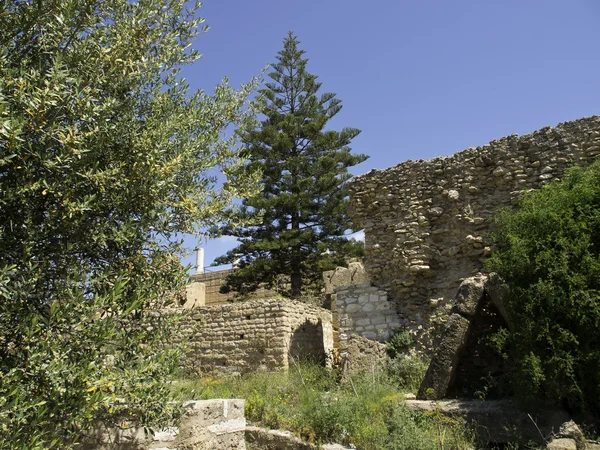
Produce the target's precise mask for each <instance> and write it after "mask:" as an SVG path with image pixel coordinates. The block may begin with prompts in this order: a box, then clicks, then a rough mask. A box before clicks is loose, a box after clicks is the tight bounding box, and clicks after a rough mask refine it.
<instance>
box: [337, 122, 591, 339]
mask: <svg viewBox="0 0 600 450" xmlns="http://www.w3.org/2000/svg"><path fill="white" fill-rule="evenodd" d="M599 155H600V117H597V116H594V117H589V118H584V119H580V120H575V121H572V122H565V123H562V124H560V125H558V126H556V127H555V128H550V127H546V128H543V129H541V130H539V131H536V132H533V133H530V134H526V135H523V136H518V135H516V134H515V135H512V136H508V137H505V138H502V139H499V140H495V141H492V142H490V143H489V144H488V145H484V146H480V147H474V148H468V149H466V150H464V151H461V152H458V153H455V154H454V155H452V156H447V157H437V158H434V159H430V160H427V161H423V160H419V161H406V162H403V163H401V164H399V165H397V166H395V167H391V168H389V169H385V170H372V171H370V172H368V173H367V174H365V175H362V176H359V177H355V178H353V179H352V180H351V181H350V182H349V189H350V214H351V216H352V218H353V220H354V221H355V223H356V224H357V225H358V226H360V227H362V228H364V229H365V246H366V249H365V250H366V257H365V267H366V270H367V272H368V274H369V278H370V280H371V282H372V283H373V284H374V285H375V286H377V287H378V288H380V289H382V290H384V291H386V292H387V293H388V295H389V299H390V300H392V301H393V302H395V303H396V305H397V309H398V312H399V314H400V318H401V320H402V323H403V325H404V326H405V327H407V328H408V330H409V331H413V332H414V333H415V334H416V335H417V338H418V341H419V343H420V344H421V346H422V348H423V349H427V348H432V346H431V343H432V337H433V336H435V334H436V333H437V331H438V330H439V329H440V328H441V325H442V324H443V322H444V318H445V317H447V312H448V310H447V309H445V308H446V307H447V305H448V302H449V301H450V300H451V299H452V297H453V295H454V293H455V292H456V289H457V288H458V286H459V284H460V282H461V281H462V279H464V278H466V277H469V276H471V275H473V274H475V273H477V272H478V271H480V270H481V268H482V263H483V259H484V258H485V256H486V255H487V254H488V253H489V252H490V249H489V247H488V242H487V240H486V233H487V232H488V231H489V229H490V219H491V217H492V215H493V213H494V211H496V210H497V209H498V208H501V207H507V206H511V205H514V204H515V203H516V202H517V200H518V198H519V195H520V194H521V192H523V191H527V190H529V189H536V188H539V187H540V186H542V185H543V184H545V183H547V182H549V181H551V180H556V179H559V178H561V177H562V176H563V174H564V172H565V170H566V169H567V168H568V167H570V166H572V165H575V164H579V165H587V164H589V163H591V162H592V161H593V160H594V159H595V158H597V157H598V156H599Z"/></svg>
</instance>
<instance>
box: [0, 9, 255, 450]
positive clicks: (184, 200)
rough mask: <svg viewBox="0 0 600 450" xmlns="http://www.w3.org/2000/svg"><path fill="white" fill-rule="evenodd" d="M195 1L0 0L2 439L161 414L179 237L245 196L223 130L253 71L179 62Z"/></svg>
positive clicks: (59, 439)
mask: <svg viewBox="0 0 600 450" xmlns="http://www.w3.org/2000/svg"><path fill="white" fill-rule="evenodd" d="M199 6H200V5H199V4H197V3H196V4H193V3H189V2H186V1H184V0H10V1H6V2H2V3H1V4H0V255H1V256H0V447H1V448H22V449H36V448H44V449H46V448H68V447H69V446H70V445H72V444H73V443H74V442H77V440H78V439H79V437H80V436H81V435H82V433H84V432H85V431H86V430H87V429H88V428H89V427H90V426H92V424H93V423H96V422H97V421H98V420H104V421H108V422H109V424H113V425H119V426H123V427H127V426H131V424H132V420H133V419H132V418H133V417H137V419H140V420H141V421H142V422H143V423H144V424H149V425H151V424H153V423H157V422H158V421H161V420H164V419H165V418H166V417H169V416H171V414H170V411H169V410H168V409H169V408H168V407H167V406H166V401H164V400H166V395H167V389H168V388H167V385H166V384H165V380H166V379H168V377H169V376H170V375H171V374H172V373H173V371H174V370H175V369H176V368H177V366H178V364H179V362H180V360H181V357H182V350H181V349H180V348H178V347H177V346H174V345H173V342H175V341H177V339H176V337H177V322H178V321H177V319H178V316H177V315H176V314H171V315H166V314H161V313H160V311H162V310H164V308H165V307H166V306H168V305H169V303H170V302H172V301H173V298H174V296H175V293H176V292H178V291H179V290H180V289H181V288H182V287H183V285H184V283H185V278H186V274H185V269H184V268H183V267H182V266H181V264H180V263H179V259H178V258H177V257H176V256H174V255H177V253H178V252H179V251H181V242H180V241H179V240H178V239H180V236H181V234H182V233H199V232H200V231H201V230H203V229H206V228H208V227H210V226H212V225H214V224H216V223H218V222H222V221H235V217H236V213H235V210H234V209H231V208H228V206H229V205H230V204H231V201H232V200H233V199H234V198H236V197H245V196H248V195H252V194H254V193H255V189H256V184H257V179H256V175H255V174H252V173H250V172H248V171H247V170H242V168H243V166H244V159H243V158H242V157H241V153H240V149H239V147H238V145H237V142H236V137H235V135H233V137H231V138H228V137H226V136H227V134H226V131H227V130H228V129H232V128H237V129H239V130H244V129H247V128H250V127H251V126H253V122H254V112H253V108H252V105H251V103H250V102H249V96H250V95H251V93H252V92H253V90H254V89H255V87H256V85H257V81H256V80H251V81H250V82H249V83H248V84H246V85H243V86H241V87H240V88H239V89H233V88H232V87H230V86H229V85H228V83H227V80H224V81H223V83H222V84H220V85H218V86H217V87H216V88H215V90H214V92H213V93H212V94H210V95H209V94H207V93H205V92H202V91H198V92H190V90H189V88H188V85H187V83H186V82H185V80H184V79H183V78H182V77H181V76H180V73H179V70H180V68H181V67H182V66H183V65H186V64H191V63H194V62H195V61H196V60H197V59H198V58H199V54H198V53H197V52H196V51H195V50H193V49H192V48H191V44H192V42H193V41H194V39H195V38H196V37H197V36H198V34H199V33H201V32H203V31H204V30H205V26H204V25H203V20H202V19H201V18H199V16H198V15H197V14H198V8H199Z"/></svg>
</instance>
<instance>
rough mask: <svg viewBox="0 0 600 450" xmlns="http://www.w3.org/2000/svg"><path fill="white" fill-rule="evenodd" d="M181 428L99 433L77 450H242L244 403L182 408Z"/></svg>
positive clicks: (202, 402)
mask: <svg viewBox="0 0 600 450" xmlns="http://www.w3.org/2000/svg"><path fill="white" fill-rule="evenodd" d="M183 408H184V415H183V418H182V421H181V427H180V428H176V427H170V428H165V429H163V430H157V431H156V432H155V433H148V432H147V430H145V429H144V428H142V427H131V428H124V429H123V428H117V429H115V428H113V429H98V430H96V431H95V432H94V433H92V434H90V436H89V437H88V439H87V441H86V442H85V443H84V444H82V445H81V446H79V447H78V448H79V450H113V449H121V450H159V449H160V450H192V449H194V450H213V449H219V450H221V449H222V450H244V449H245V448H246V443H245V442H246V441H245V432H246V418H245V416H244V400H237V399H234V400H229V399H226V400H223V399H217V400H199V401H189V402H186V403H184V404H183Z"/></svg>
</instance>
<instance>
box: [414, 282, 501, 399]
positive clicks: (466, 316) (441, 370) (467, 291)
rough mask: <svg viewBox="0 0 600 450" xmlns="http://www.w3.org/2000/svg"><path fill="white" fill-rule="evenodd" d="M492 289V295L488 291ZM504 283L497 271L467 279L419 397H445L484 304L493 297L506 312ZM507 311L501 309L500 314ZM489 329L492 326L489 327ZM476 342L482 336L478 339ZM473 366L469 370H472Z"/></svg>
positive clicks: (495, 302)
mask: <svg viewBox="0 0 600 450" xmlns="http://www.w3.org/2000/svg"><path fill="white" fill-rule="evenodd" d="M489 292H491V295H490V294H489ZM504 295H505V291H504V290H503V287H502V283H501V281H500V279H499V277H498V275H497V274H490V276H489V277H488V276H487V275H477V276H475V277H471V278H467V279H466V280H464V281H463V282H462V283H461V285H460V287H459V288H458V292H457V294H456V298H455V301H454V306H453V307H452V311H451V314H450V317H449V319H448V321H447V322H446V324H445V326H444V329H443V332H442V336H441V340H440V343H439V345H438V346H437V348H436V350H435V353H434V355H433V357H432V359H431V362H430V364H429V367H428V369H427V372H426V373H425V377H424V378H423V381H422V383H421V386H420V388H419V393H418V394H417V398H418V399H427V400H437V399H442V398H444V397H446V394H447V393H448V390H449V388H450V387H451V385H452V383H453V381H454V379H455V377H456V373H457V368H458V365H459V362H460V358H461V357H463V358H464V357H465V356H466V355H465V354H464V353H465V352H464V350H465V346H466V345H467V341H468V338H469V333H471V332H472V328H473V326H472V324H473V323H474V322H475V319H476V318H477V317H478V313H480V312H481V310H482V307H483V306H484V303H485V302H486V300H487V299H488V298H491V300H490V301H491V303H492V304H494V305H496V304H497V305H499V306H500V308H496V309H497V310H498V311H500V310H502V311H505V308H504V307H503V296H504ZM502 314H505V313H502V312H500V315H502ZM503 319H504V323H508V322H510V320H509V318H508V317H507V316H504V317H503ZM485 331H486V332H489V331H490V329H489V327H486V329H485ZM476 340H477V341H478V340H479V339H476ZM477 365H478V366H484V365H485V363H484V362H483V361H478V364H477ZM473 371H474V370H473V368H471V370H468V371H467V372H473Z"/></svg>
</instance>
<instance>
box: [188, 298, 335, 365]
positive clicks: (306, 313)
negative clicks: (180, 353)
mask: <svg viewBox="0 0 600 450" xmlns="http://www.w3.org/2000/svg"><path fill="white" fill-rule="evenodd" d="M186 320H187V323H186V324H185V326H184V327H183V329H184V333H183V335H182V338H183V339H186V340H187V341H188V343H189V346H190V352H189V354H188V355H187V358H186V366H188V368H190V369H192V370H195V371H198V372H218V373H228V374H235V373H242V372H247V371H250V370H274V369H284V370H285V369H287V368H288V367H289V365H290V363H292V361H291V358H305V359H313V360H319V361H323V360H325V359H326V358H327V356H328V355H330V354H331V353H332V350H333V328H332V323H331V312H330V311H327V310H325V309H322V308H317V307H314V306H310V305H307V304H304V303H299V302H295V301H291V300H285V299H265V300H256V301H249V302H242V303H230V304H224V305H209V306H204V307H199V308H195V309H193V310H192V311H191V312H190V314H189V315H188V316H187V319H186Z"/></svg>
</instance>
